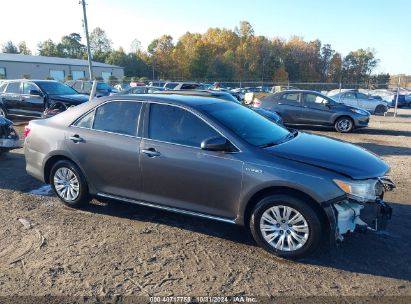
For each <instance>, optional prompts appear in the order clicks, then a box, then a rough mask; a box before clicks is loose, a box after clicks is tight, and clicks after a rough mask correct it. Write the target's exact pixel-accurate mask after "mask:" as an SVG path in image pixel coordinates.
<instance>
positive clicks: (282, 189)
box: [243, 186, 330, 231]
mask: <svg viewBox="0 0 411 304" xmlns="http://www.w3.org/2000/svg"><path fill="white" fill-rule="evenodd" d="M273 194H285V195H290V196H293V197H296V198H299V199H302V200H303V201H305V202H307V203H308V204H309V205H310V207H312V208H313V209H314V210H315V211H316V212H317V213H318V214H319V217H320V221H321V224H322V225H323V228H324V229H327V231H328V230H329V229H330V222H329V219H328V216H327V214H326V212H325V210H324V208H323V207H321V204H320V203H319V202H318V201H316V200H315V199H314V198H313V197H312V196H310V195H309V194H307V193H305V192H303V191H301V190H298V189H295V188H291V187H287V186H271V187H267V188H264V189H261V190H259V191H257V192H256V193H254V194H253V195H252V196H251V197H250V199H249V200H248V202H247V204H246V207H245V209H244V213H243V221H244V226H246V227H248V226H249V222H250V218H251V213H252V211H253V209H254V207H255V206H256V204H257V203H258V202H259V201H260V200H261V199H263V198H264V197H266V196H268V195H273Z"/></svg>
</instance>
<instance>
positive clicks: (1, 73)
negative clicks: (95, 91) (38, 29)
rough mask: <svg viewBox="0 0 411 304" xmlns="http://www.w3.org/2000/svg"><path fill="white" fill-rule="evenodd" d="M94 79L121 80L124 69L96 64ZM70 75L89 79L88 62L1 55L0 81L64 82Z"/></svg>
mask: <svg viewBox="0 0 411 304" xmlns="http://www.w3.org/2000/svg"><path fill="white" fill-rule="evenodd" d="M92 65H93V74H94V75H93V79H94V78H95V77H102V78H103V79H104V80H107V79H108V78H109V77H110V76H115V77H116V78H117V79H121V78H122V77H123V76H124V68H122V67H119V66H115V65H110V64H106V63H101V62H94V61H93V63H92ZM68 75H71V76H72V77H73V79H74V80H76V79H80V78H89V72H88V61H87V60H82V59H71V58H60V57H46V56H31V55H21V54H6V53H0V79H20V78H31V79H46V78H48V77H52V78H53V79H55V80H60V81H63V80H64V79H65V78H66V77H67V76H68Z"/></svg>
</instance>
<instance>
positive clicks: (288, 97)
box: [283, 93, 300, 102]
mask: <svg viewBox="0 0 411 304" xmlns="http://www.w3.org/2000/svg"><path fill="white" fill-rule="evenodd" d="M283 99H285V100H288V101H292V102H299V101H300V94H299V93H285V94H283Z"/></svg>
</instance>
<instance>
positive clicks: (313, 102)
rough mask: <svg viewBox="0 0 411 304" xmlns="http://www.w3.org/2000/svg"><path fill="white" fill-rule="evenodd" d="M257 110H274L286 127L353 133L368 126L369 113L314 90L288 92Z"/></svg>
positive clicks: (269, 99)
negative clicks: (322, 128)
mask: <svg viewBox="0 0 411 304" xmlns="http://www.w3.org/2000/svg"><path fill="white" fill-rule="evenodd" d="M254 106H255V107H260V108H264V109H268V110H270V111H275V112H277V113H278V114H279V115H281V117H282V119H283V121H284V124H290V125H323V126H334V128H335V129H336V130H337V131H338V132H343V133H346V132H351V131H352V130H353V129H355V128H363V127H366V126H368V122H369V120H370V113H369V112H367V111H365V110H363V109H359V108H356V107H352V106H347V105H344V104H340V103H338V102H336V101H335V100H333V99H332V98H330V97H328V96H325V95H323V94H321V93H318V92H315V91H305V90H288V91H283V92H278V93H275V94H272V95H269V96H266V97H263V98H261V99H260V100H258V101H256V102H254Z"/></svg>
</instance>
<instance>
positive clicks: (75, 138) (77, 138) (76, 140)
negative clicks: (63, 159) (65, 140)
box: [69, 134, 84, 143]
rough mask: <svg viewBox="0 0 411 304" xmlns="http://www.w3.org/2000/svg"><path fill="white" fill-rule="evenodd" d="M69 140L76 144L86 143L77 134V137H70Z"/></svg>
mask: <svg viewBox="0 0 411 304" xmlns="http://www.w3.org/2000/svg"><path fill="white" fill-rule="evenodd" d="M69 139H70V140H72V141H73V142H75V143H78V142H83V141H84V139H83V138H81V137H80V136H79V135H77V134H75V135H73V136H70V137H69Z"/></svg>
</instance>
